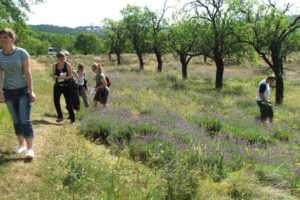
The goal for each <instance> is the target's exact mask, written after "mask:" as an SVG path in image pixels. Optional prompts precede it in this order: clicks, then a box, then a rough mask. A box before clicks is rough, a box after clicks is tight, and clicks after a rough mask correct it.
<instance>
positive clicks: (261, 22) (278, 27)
mask: <svg viewBox="0 0 300 200" xmlns="http://www.w3.org/2000/svg"><path fill="white" fill-rule="evenodd" d="M232 5H233V8H234V9H235V10H237V11H239V12H238V15H237V16H238V17H240V19H238V20H239V23H238V26H236V27H235V28H234V29H233V28H232V31H233V33H234V34H235V36H236V37H237V38H238V40H239V41H240V42H243V43H246V44H249V45H251V46H252V47H253V48H254V49H255V51H256V52H257V53H258V54H259V55H260V56H261V57H262V58H263V60H264V61H265V62H266V63H267V64H268V66H269V67H270V68H271V69H272V70H273V72H274V74H275V76H276V103H277V104H281V103H282V100H283V97H284V81H283V73H284V71H283V63H284V62H283V61H284V58H285V57H286V56H287V55H288V54H290V53H291V52H294V51H297V50H299V37H298V38H297V37H296V36H297V35H296V34H297V32H296V31H297V29H298V30H299V28H300V15H299V14H298V15H293V16H288V15H287V13H288V12H289V10H290V8H291V4H289V3H287V4H286V5H285V7H284V8H283V9H280V8H279V7H277V6H276V4H275V3H274V2H272V0H268V3H261V4H259V5H257V4H254V3H253V2H252V1H249V0H245V1H239V2H235V3H234V4H232ZM237 7H238V8H237ZM241 33H243V34H241ZM298 33H299V32H298ZM298 36H299V35H298Z"/></svg>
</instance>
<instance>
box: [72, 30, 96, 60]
mask: <svg viewBox="0 0 300 200" xmlns="http://www.w3.org/2000/svg"><path fill="white" fill-rule="evenodd" d="M74 47H75V48H76V49H77V50H79V51H80V52H81V53H83V54H84V55H87V54H91V53H97V52H98V50H99V47H100V39H99V37H98V36H97V35H96V34H95V33H84V32H82V33H79V34H78V35H77V36H76V40H75V44H74Z"/></svg>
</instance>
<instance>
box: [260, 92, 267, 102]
mask: <svg viewBox="0 0 300 200" xmlns="http://www.w3.org/2000/svg"><path fill="white" fill-rule="evenodd" d="M259 96H260V98H261V100H262V101H263V102H265V104H266V105H268V101H267V100H266V98H265V95H264V93H259Z"/></svg>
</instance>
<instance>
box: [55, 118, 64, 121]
mask: <svg viewBox="0 0 300 200" xmlns="http://www.w3.org/2000/svg"><path fill="white" fill-rule="evenodd" d="M63 120H64V119H63V118H58V119H57V120H56V122H61V121H63Z"/></svg>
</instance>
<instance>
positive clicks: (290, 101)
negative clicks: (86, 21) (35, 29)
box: [0, 55, 300, 200]
mask: <svg viewBox="0 0 300 200" xmlns="http://www.w3.org/2000/svg"><path fill="white" fill-rule="evenodd" d="M68 59H69V61H70V63H71V64H72V65H73V66H76V65H77V64H78V63H80V62H83V63H84V64H85V65H86V72H87V75H88V80H89V84H90V87H92V86H93V85H94V74H92V72H91V71H90V66H91V65H92V63H94V62H99V63H103V64H104V70H105V73H106V74H107V75H108V76H109V77H110V79H111V81H112V87H111V92H110V96H109V106H110V108H109V110H106V111H105V110H104V111H103V110H101V111H92V110H85V111H82V112H81V113H80V114H79V115H78V116H77V119H80V120H81V122H80V123H79V125H78V128H77V130H75V129H74V128H73V129H72V128H70V127H69V126H68V124H67V123H66V124H64V125H63V126H62V127H60V129H59V131H57V132H55V133H52V134H50V135H47V136H45V139H46V140H47V141H48V142H47V143H46V146H45V148H47V149H49V151H47V152H46V154H45V155H44V156H43V157H42V158H40V159H41V165H40V166H38V169H36V172H35V174H37V175H39V176H41V180H40V181H39V182H38V183H33V186H32V187H33V188H39V194H38V195H37V194H36V193H35V190H31V191H27V190H25V191H24V192H21V193H23V194H25V192H26V193H28V195H26V198H25V199H134V200H135V199H155V200H156V199H170V200H171V199H172V200H176V199H178V200H179V199H180V200H181V199H299V197H300V191H299V188H300V185H299V178H297V176H296V174H295V169H296V167H299V162H300V160H299V159H300V157H299V148H300V147H299V142H298V143H297V141H299V133H300V132H299V131H300V127H299V125H298V123H297V122H299V113H300V104H299V101H296V99H298V98H299V97H300V88H299V85H297V84H296V85H295V84H294V83H292V82H290V80H289V79H285V80H286V91H285V102H284V104H283V105H281V106H275V107H274V113H275V118H274V122H275V125H273V126H266V127H262V126H261V124H260V123H259V121H257V119H256V118H257V117H258V116H259V109H258V106H257V105H256V101H255V96H256V92H257V91H256V90H257V85H258V83H259V81H260V80H261V79H263V78H264V77H265V74H263V75H261V74H262V73H265V72H262V71H261V67H259V64H254V65H253V66H251V67H250V66H249V65H247V66H230V67H228V68H225V73H224V86H223V89H222V90H215V89H214V78H215V74H214V73H215V67H214V66H213V65H204V64H203V62H202V59H201V58H200V59H199V58H196V60H192V61H191V64H190V66H189V72H188V73H189V79H188V80H185V81H183V80H182V78H181V73H180V71H179V70H180V65H179V64H178V61H175V60H174V58H173V57H172V56H171V55H166V56H165V60H166V61H165V65H164V68H163V70H164V72H163V73H162V74H157V73H156V69H155V66H156V63H155V58H154V57H153V55H147V56H146V57H145V61H146V66H145V71H139V70H137V69H138V64H137V62H136V61H137V59H136V57H135V56H133V55H123V61H124V64H123V65H121V66H116V63H115V62H110V61H108V59H107V57H106V56H96V57H94V56H81V55H79V56H77V55H74V56H70V57H69V58H68ZM38 60H39V62H43V63H46V64H47V66H49V68H50V66H51V64H52V63H53V62H54V59H53V58H52V57H40V58H38ZM258 71H259V73H258ZM50 72H51V68H50V70H49V73H50ZM49 73H46V74H44V75H41V74H39V73H35V74H34V79H35V80H39V84H36V90H37V93H39V94H40V95H41V96H42V97H41V98H43V102H44V103H43V104H38V105H36V106H35V107H34V111H33V113H36V114H37V115H39V114H40V113H45V112H46V113H49V114H53V109H54V106H53V103H52V96H51V94H50V92H49V91H51V90H52V80H51V78H50V77H49ZM292 75H293V74H292ZM293 76H294V75H293ZM241 77H242V78H241ZM291 85H293V90H292V89H291V87H292V86H291ZM274 93H275V90H274V88H272V99H274ZM0 106H3V105H0ZM0 119H1V122H2V119H4V120H6V122H5V123H1V125H0V128H1V130H5V131H4V132H1V134H2V135H1V136H0V139H1V141H6V140H8V141H13V139H14V136H12V135H10V134H11V133H9V132H11V131H12V124H11V121H9V120H10V118H9V117H8V115H7V111H6V110H5V109H1V110H0ZM297 120H298V121H297ZM38 126H40V127H41V128H42V127H43V125H38ZM192 130H193V131H192ZM195 130H196V131H195ZM83 136H85V137H83ZM199 138H200V140H199V141H198V139H199ZM203 138H204V139H203ZM103 143H104V144H105V145H106V146H103V145H99V144H103ZM9 146H10V144H7V145H5V149H8V148H10V147H9ZM273 160H274V162H273ZM271 161H272V162H271ZM9 167H10V163H8V164H5V165H4V166H3V167H0V178H4V177H5V173H6V172H7V171H8V169H9ZM5 180H7V179H5ZM0 195H1V192H0ZM15 197H16V196H15ZM18 198H19V196H18ZM11 199H13V198H11ZM15 199H16V198H15Z"/></svg>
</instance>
